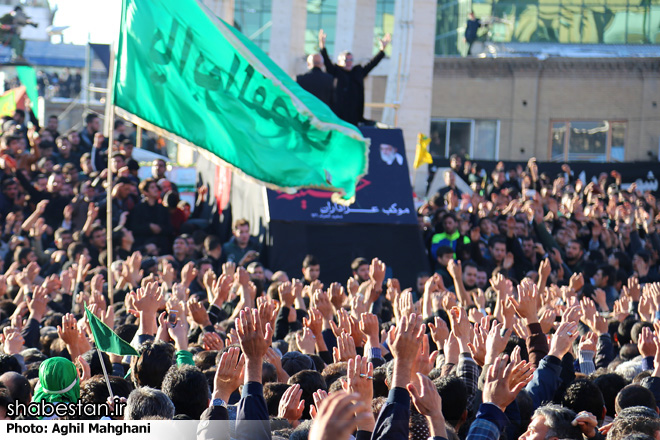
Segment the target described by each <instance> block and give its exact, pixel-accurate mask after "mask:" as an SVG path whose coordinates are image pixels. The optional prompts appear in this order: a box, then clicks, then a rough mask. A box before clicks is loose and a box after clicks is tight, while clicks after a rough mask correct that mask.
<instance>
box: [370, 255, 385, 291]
mask: <svg viewBox="0 0 660 440" xmlns="http://www.w3.org/2000/svg"><path fill="white" fill-rule="evenodd" d="M369 278H370V279H371V281H372V282H373V283H374V286H375V287H376V288H377V290H379V291H380V290H381V287H382V285H383V281H385V263H383V262H382V261H380V260H379V259H378V258H374V259H373V260H371V265H369Z"/></svg>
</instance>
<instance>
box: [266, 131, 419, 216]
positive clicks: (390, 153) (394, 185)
mask: <svg viewBox="0 0 660 440" xmlns="http://www.w3.org/2000/svg"><path fill="white" fill-rule="evenodd" d="M360 131H361V132H362V134H363V135H364V136H365V137H368V138H369V139H371V148H370V150H369V173H368V174H367V175H366V176H364V177H363V178H362V179H360V182H359V183H358V186H357V194H356V199H355V203H353V204H352V205H351V206H342V205H338V204H336V203H332V201H331V200H330V196H331V194H332V193H330V192H328V191H322V190H315V189H304V190H299V191H298V192H297V193H295V194H287V193H284V192H280V191H272V190H268V211H269V214H270V220H275V221H277V220H283V221H304V222H323V223H386V224H417V216H416V214H415V208H414V205H413V199H412V188H411V186H410V177H409V174H408V163H407V162H406V149H405V146H404V143H403V133H402V131H401V130H400V129H391V130H382V129H377V128H371V127H363V128H360Z"/></svg>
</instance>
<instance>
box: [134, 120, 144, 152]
mask: <svg viewBox="0 0 660 440" xmlns="http://www.w3.org/2000/svg"><path fill="white" fill-rule="evenodd" d="M135 147H136V148H142V127H141V126H140V125H138V126H137V129H136V130H135Z"/></svg>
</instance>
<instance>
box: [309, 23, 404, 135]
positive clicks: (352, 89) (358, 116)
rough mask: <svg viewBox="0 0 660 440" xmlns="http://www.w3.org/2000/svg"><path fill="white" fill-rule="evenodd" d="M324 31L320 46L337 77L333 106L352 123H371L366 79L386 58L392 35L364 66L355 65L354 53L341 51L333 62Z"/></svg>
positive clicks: (328, 67) (388, 36) (381, 41)
mask: <svg viewBox="0 0 660 440" xmlns="http://www.w3.org/2000/svg"><path fill="white" fill-rule="evenodd" d="M325 37H326V35H325V32H323V29H321V30H320V31H319V47H320V48H321V55H322V56H323V61H324V63H325V71H326V72H328V73H329V74H330V75H332V76H334V77H335V79H336V83H335V95H334V104H333V106H332V107H331V108H332V111H334V112H335V114H336V115H337V116H339V117H340V118H341V119H343V120H344V121H346V122H348V123H349V124H353V125H357V124H358V123H370V121H367V120H366V119H364V78H366V76H367V75H368V74H369V72H371V71H372V70H373V69H374V68H375V67H376V66H377V65H378V63H380V60H382V59H383V58H385V52H384V50H385V48H386V47H387V45H388V44H389V43H390V40H391V37H390V34H387V35H385V37H383V38H382V39H381V40H380V52H378V54H376V56H375V57H373V58H372V59H371V61H369V62H368V63H367V64H366V65H365V66H361V65H359V64H358V65H357V66H354V65H353V54H351V53H350V52H348V51H346V52H342V53H341V54H340V55H339V57H337V64H334V63H333V62H332V61H331V60H330V57H329V56H328V52H327V51H326V50H325Z"/></svg>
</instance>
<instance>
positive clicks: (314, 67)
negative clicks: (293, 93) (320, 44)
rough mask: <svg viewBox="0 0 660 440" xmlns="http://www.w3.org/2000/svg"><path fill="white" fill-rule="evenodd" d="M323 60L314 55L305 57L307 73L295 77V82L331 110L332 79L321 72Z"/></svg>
mask: <svg viewBox="0 0 660 440" xmlns="http://www.w3.org/2000/svg"><path fill="white" fill-rule="evenodd" d="M322 66H323V58H322V57H321V55H320V54H318V53H315V54H311V55H310V56H308V57H307V68H309V71H308V72H307V73H305V74H303V75H298V76H297V77H296V82H297V83H298V84H299V85H300V87H302V88H303V89H305V90H307V91H308V92H309V93H311V94H312V95H314V96H316V97H317V98H319V99H320V100H321V101H323V102H324V103H325V104H326V105H327V106H328V107H331V108H332V105H333V101H332V95H333V93H334V78H333V77H332V75H330V74H327V73H325V72H324V71H323V70H321V67H322Z"/></svg>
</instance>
